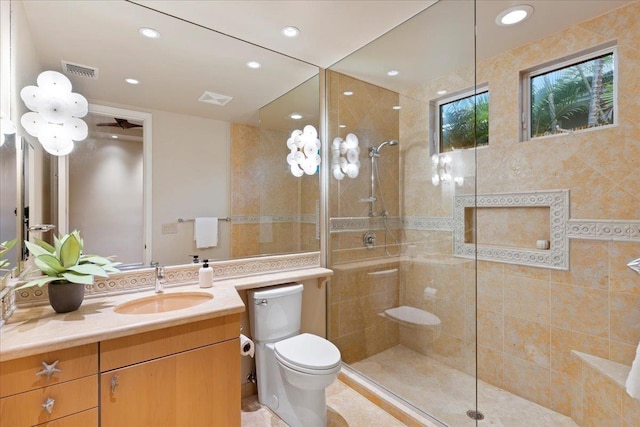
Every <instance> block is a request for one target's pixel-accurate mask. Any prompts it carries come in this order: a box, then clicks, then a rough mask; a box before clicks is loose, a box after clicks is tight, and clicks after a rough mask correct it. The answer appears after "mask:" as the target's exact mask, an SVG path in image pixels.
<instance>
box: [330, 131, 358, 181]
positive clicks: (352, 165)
mask: <svg viewBox="0 0 640 427" xmlns="http://www.w3.org/2000/svg"><path fill="white" fill-rule="evenodd" d="M359 157H360V147H359V146H358V137H357V136H355V135H354V134H352V133H350V134H347V136H346V137H345V139H342V138H340V137H336V138H334V140H333V144H331V171H332V172H333V177H334V178H335V179H337V180H342V179H344V177H345V176H348V177H349V178H356V177H357V176H358V173H360V160H359Z"/></svg>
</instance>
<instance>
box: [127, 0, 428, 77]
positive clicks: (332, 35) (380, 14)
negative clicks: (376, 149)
mask: <svg viewBox="0 0 640 427" xmlns="http://www.w3.org/2000/svg"><path fill="white" fill-rule="evenodd" d="M133 1H134V2H135V3H138V4H142V5H145V6H147V7H150V8H153V9H155V10H158V11H161V12H165V13H168V14H170V15H173V16H177V17H179V18H182V19H186V20H187V21H191V22H194V23H197V24H199V25H203V26H205V27H207V28H211V29H215V30H216V31H220V32H221V33H224V34H228V35H230V36H233V37H237V38H239V39H241V40H246V41H248V42H250V43H254V44H257V45H259V46H263V47H266V48H268V49H271V50H274V51H276V52H280V53H283V54H285V55H288V56H291V57H293V58H298V59H300V60H302V61H305V62H308V63H310V64H314V65H317V66H319V67H322V68H328V67H329V66H331V65H332V64H334V63H335V62H337V61H339V60H340V59H342V58H344V57H345V56H347V55H349V54H350V53H351V52H353V51H355V50H357V49H359V48H361V47H362V46H364V45H365V44H367V43H369V42H370V41H371V40H374V39H375V38H377V37H379V36H381V35H382V34H384V33H386V32H387V31H389V30H391V29H392V28H394V27H396V26H397V25H399V24H400V23H402V22H404V21H406V20H407V19H409V18H411V17H412V16H414V15H416V14H417V13H419V12H420V11H422V10H424V9H426V8H427V7H428V6H429V5H431V4H433V3H435V2H436V0H322V1H311V0H268V1H265V0H236V1H219V0H218V1H207V0H199V1H192V0H133ZM285 26H295V27H297V28H299V29H300V32H301V34H300V36H299V37H298V38H296V39H287V38H285V37H283V36H282V35H281V34H280V30H281V29H282V28H283V27H285Z"/></svg>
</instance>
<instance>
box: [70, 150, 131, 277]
mask: <svg viewBox="0 0 640 427" xmlns="http://www.w3.org/2000/svg"><path fill="white" fill-rule="evenodd" d="M68 159H69V230H75V229H78V230H81V232H82V237H83V240H84V242H85V247H84V251H85V253H92V254H98V255H102V256H111V255H117V261H120V262H122V263H124V264H133V263H141V262H142V256H143V250H144V246H143V245H144V242H143V229H144V217H143V193H142V191H143V185H142V183H143V176H142V173H143V157H142V142H141V141H125V140H115V139H110V138H95V139H94V138H90V139H87V140H84V141H80V142H76V143H75V148H74V150H73V151H72V152H71V154H70V155H69V158H68Z"/></svg>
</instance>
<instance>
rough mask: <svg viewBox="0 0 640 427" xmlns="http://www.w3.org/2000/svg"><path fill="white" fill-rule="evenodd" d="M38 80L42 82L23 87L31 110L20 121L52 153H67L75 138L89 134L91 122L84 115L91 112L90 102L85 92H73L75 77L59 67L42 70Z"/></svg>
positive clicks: (23, 97)
mask: <svg viewBox="0 0 640 427" xmlns="http://www.w3.org/2000/svg"><path fill="white" fill-rule="evenodd" d="M37 82H38V86H26V87H24V88H23V89H22V90H21V91H20V97H21V98H22V100H23V101H24V103H25V105H26V106H27V107H28V108H29V109H30V110H31V112H29V113H25V114H24V115H23V116H22V118H21V119H20V123H21V124H22V126H23V127H24V128H25V130H26V131H27V132H28V133H29V135H32V136H34V137H37V138H38V140H39V141H40V144H42V147H43V148H44V149H45V150H46V151H47V152H48V153H50V154H53V155H54V156H66V155H67V154H69V153H70V152H71V151H72V150H73V141H82V140H83V139H85V138H86V137H87V133H88V129H87V124H86V123H85V122H84V120H82V119H80V117H84V116H86V115H87V112H88V107H89V104H88V103H87V100H86V98H85V97H84V96H82V95H80V94H78V93H73V92H71V81H70V80H69V79H68V78H67V77H66V76H65V75H63V74H61V73H58V72H57V71H44V72H42V73H40V75H39V76H38V80H37Z"/></svg>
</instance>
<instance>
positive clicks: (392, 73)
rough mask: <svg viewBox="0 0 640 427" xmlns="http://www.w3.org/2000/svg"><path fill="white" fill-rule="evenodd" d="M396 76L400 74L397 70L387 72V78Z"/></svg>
mask: <svg viewBox="0 0 640 427" xmlns="http://www.w3.org/2000/svg"><path fill="white" fill-rule="evenodd" d="M398 74H400V72H399V71H398V70H389V71H387V76H391V77H394V76H397V75H398Z"/></svg>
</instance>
